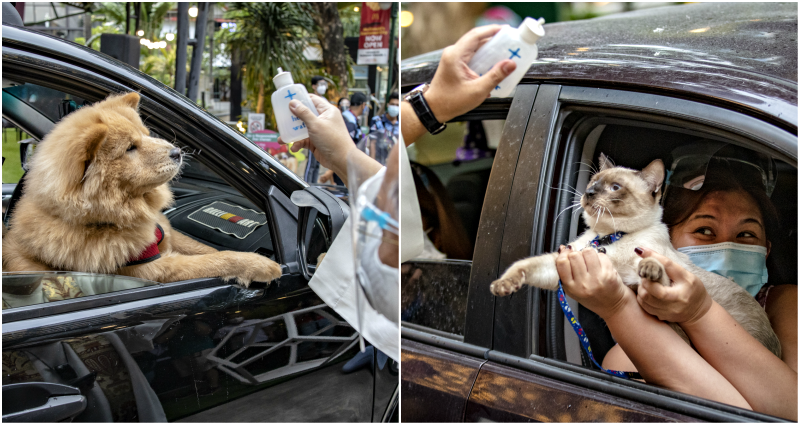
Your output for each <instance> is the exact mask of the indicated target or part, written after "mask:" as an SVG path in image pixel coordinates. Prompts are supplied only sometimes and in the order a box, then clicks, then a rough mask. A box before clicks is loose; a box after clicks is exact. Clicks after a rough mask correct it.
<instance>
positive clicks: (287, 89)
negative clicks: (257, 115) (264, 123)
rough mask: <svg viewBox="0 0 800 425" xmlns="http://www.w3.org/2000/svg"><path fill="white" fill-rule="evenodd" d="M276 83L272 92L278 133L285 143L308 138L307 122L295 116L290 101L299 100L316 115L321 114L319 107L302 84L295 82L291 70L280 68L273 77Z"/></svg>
mask: <svg viewBox="0 0 800 425" xmlns="http://www.w3.org/2000/svg"><path fill="white" fill-rule="evenodd" d="M272 81H273V82H274V83H275V89H276V90H275V92H274V93H272V110H273V111H275V122H276V123H277V124H278V133H280V136H281V140H283V142H284V143H292V142H297V141H299V140H303V139H307V138H308V128H306V124H305V123H304V122H303V121H302V120H301V119H300V118H297V117H296V116H294V114H292V112H291V111H290V110H289V102H291V101H292V100H299V101H300V103H302V104H303V105H306V107H307V108H308V109H311V112H313V113H314V115H317V116H318V115H319V112H317V108H315V107H314V104H313V103H311V98H310V97H308V91H307V90H306V88H305V87H304V86H303V85H302V84H295V83H294V80H293V79H292V73H291V72H284V71H283V69H281V68H278V75H276V76H275V77H274V78H272Z"/></svg>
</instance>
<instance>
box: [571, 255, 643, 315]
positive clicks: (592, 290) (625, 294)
mask: <svg viewBox="0 0 800 425" xmlns="http://www.w3.org/2000/svg"><path fill="white" fill-rule="evenodd" d="M556 269H558V276H559V277H560V278H561V284H562V286H563V287H564V291H565V292H566V293H567V295H569V296H570V297H572V298H574V299H575V300H577V301H578V302H579V303H581V305H583V306H584V307H586V308H588V309H589V310H592V311H593V312H595V313H597V314H598V315H599V316H600V317H602V318H603V319H606V320H608V318H610V317H611V316H613V315H614V314H616V313H617V312H619V311H620V310H622V309H623V308H625V307H627V306H630V305H635V303H636V299H635V297H634V294H633V291H631V290H630V289H629V288H628V287H627V286H625V284H623V283H622V278H620V276H619V274H618V273H617V269H615V268H614V265H613V264H611V260H610V259H609V258H608V256H607V255H605V254H601V253H598V252H597V251H596V250H594V249H584V250H583V251H573V250H572V249H571V248H568V247H564V246H561V247H559V249H558V257H557V258H556ZM637 308H638V307H637Z"/></svg>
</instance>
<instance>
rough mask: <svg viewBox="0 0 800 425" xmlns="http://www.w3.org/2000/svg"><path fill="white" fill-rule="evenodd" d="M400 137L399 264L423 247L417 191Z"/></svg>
mask: <svg viewBox="0 0 800 425" xmlns="http://www.w3.org/2000/svg"><path fill="white" fill-rule="evenodd" d="M402 139H403V136H402V135H401V136H400V147H401V149H400V240H401V241H402V242H401V243H400V262H401V263H402V262H405V261H408V260H410V259H412V258H416V257H417V256H418V255H420V254H422V250H423V248H424V247H425V243H424V240H423V238H422V214H420V212H419V200H418V199H417V189H416V188H415V187H414V176H413V175H412V174H411V161H409V159H408V153H407V152H406V149H405V143H403V140H402Z"/></svg>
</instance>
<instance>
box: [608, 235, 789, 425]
mask: <svg viewBox="0 0 800 425" xmlns="http://www.w3.org/2000/svg"><path fill="white" fill-rule="evenodd" d="M641 255H642V256H643V257H653V258H655V259H657V260H658V261H659V262H661V264H662V265H664V269H665V270H666V272H667V275H668V276H669V278H670V280H672V282H673V284H672V286H670V287H664V286H661V285H659V284H655V283H652V282H649V281H648V280H646V279H642V284H641V285H640V289H639V295H638V298H639V302H640V304H641V306H642V308H643V309H644V310H645V311H647V312H648V313H651V314H655V315H656V316H658V318H659V319H662V320H668V321H671V322H675V323H678V324H679V325H680V326H681V328H682V329H683V330H684V332H686V335H687V336H688V337H689V339H690V340H691V341H692V344H694V346H695V348H696V349H697V352H698V353H700V355H701V356H703V358H704V359H705V361H706V362H708V364H710V365H711V366H713V367H714V369H716V370H717V371H719V373H721V374H722V376H724V377H725V378H726V379H727V380H728V382H730V383H731V384H732V385H733V386H734V387H735V388H736V389H737V390H738V391H739V393H740V394H741V395H742V396H743V397H744V398H745V400H747V402H748V403H749V404H750V406H752V407H753V409H754V410H756V411H758V412H762V413H767V414H770V415H774V416H780V417H782V418H787V419H791V420H797V372H796V371H795V370H794V369H793V368H791V367H790V366H789V365H788V364H787V363H784V361H783V360H781V359H779V358H778V357H776V356H775V355H774V354H772V352H770V351H769V350H767V348H765V347H764V346H763V345H762V344H761V343H760V342H758V340H756V339H755V338H753V337H752V336H751V335H750V334H749V333H747V331H745V330H744V328H742V327H741V326H740V325H739V323H738V322H737V321H736V320H735V319H734V318H733V317H732V316H731V315H730V314H729V313H728V312H727V311H725V309H723V308H722V307H721V306H720V305H719V304H717V303H716V302H715V301H713V300H711V297H710V296H709V295H708V294H707V293H706V292H705V287H704V286H703V283H702V281H700V279H698V278H697V277H696V276H694V275H693V274H692V273H690V272H688V271H687V270H686V269H684V268H683V267H681V266H680V265H679V264H677V263H675V262H673V261H671V260H669V259H668V258H666V257H664V256H661V255H659V254H656V253H654V252H652V251H650V250H647V249H643V250H642V254H641ZM795 295H796V290H795ZM774 309H775V310H778V311H777V312H775V311H773V313H774V314H773V315H774V316H781V317H784V318H786V319H789V318H790V317H794V320H795V322H794V323H795V325H794V332H795V333H794V336H793V339H792V337H788V336H786V335H785V334H788V333H789V331H788V330H787V329H786V328H788V326H784V327H783V328H782V329H781V333H783V334H784V339H785V340H787V342H788V341H793V343H794V345H793V346H792V347H790V352H792V351H794V352H795V353H796V339H797V333H796V332H797V327H796V326H797V324H796V323H797V322H796V320H797V304H796V303H795V304H792V305H788V303H787V304H784V305H783V307H782V308H781V307H780V306H775V308H774ZM781 310H783V311H781ZM786 319H777V320H776V322H778V323H782V322H783V320H786ZM782 324H783V323H782ZM781 342H782V345H783V342H784V341H783V340H782V341H781ZM624 349H625V347H624V346H623V350H624ZM625 351H626V353H628V355H631V353H629V352H628V350H625ZM790 356H791V354H790ZM794 356H795V357H794V358H795V360H794V362H795V364H796V354H795V355H794ZM631 360H634V359H633V358H632V357H631ZM635 363H636V361H635V360H634V364H635Z"/></svg>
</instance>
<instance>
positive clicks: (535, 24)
mask: <svg viewBox="0 0 800 425" xmlns="http://www.w3.org/2000/svg"><path fill="white" fill-rule="evenodd" d="M542 25H544V18H539V19H533V18H525V19H524V20H523V21H522V24H521V25H520V26H519V34H520V37H521V38H522V39H523V40H525V42H526V43H529V44H533V43H536V41H537V40H539V39H540V38H541V37H543V36H544V27H543V26H542Z"/></svg>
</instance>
